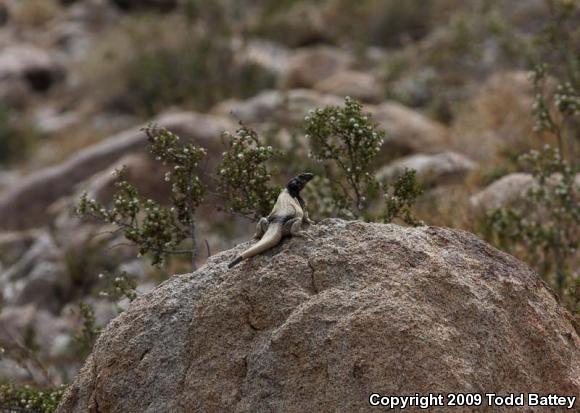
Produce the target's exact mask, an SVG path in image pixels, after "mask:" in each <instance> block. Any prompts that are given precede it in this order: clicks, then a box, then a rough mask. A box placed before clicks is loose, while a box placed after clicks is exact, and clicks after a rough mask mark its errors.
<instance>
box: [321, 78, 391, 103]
mask: <svg viewBox="0 0 580 413" xmlns="http://www.w3.org/2000/svg"><path fill="white" fill-rule="evenodd" d="M314 89H316V90H318V91H320V92H323V93H329V94H332V95H336V96H342V97H345V96H350V97H352V98H355V99H358V100H360V101H362V102H371V103H377V102H380V101H381V99H382V98H383V95H384V93H383V87H382V85H381V84H380V83H379V81H378V80H377V79H376V78H375V77H374V76H373V75H372V74H370V73H365V72H359V71H356V70H344V71H342V72H338V73H335V74H333V75H332V76H330V77H329V78H327V79H323V80H321V81H320V82H318V83H317V84H316V85H314Z"/></svg>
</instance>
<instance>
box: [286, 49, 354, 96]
mask: <svg viewBox="0 0 580 413" xmlns="http://www.w3.org/2000/svg"><path fill="white" fill-rule="evenodd" d="M352 64H353V58H352V56H351V55H349V54H348V53H347V52H345V51H344V50H341V49H339V48H335V47H329V46H314V47H304V48H301V49H298V50H297V51H296V52H295V53H294V55H293V56H292V57H291V58H290V60H289V62H288V69H287V70H286V74H285V76H284V77H283V78H282V80H281V82H282V84H283V85H284V86H285V87H286V88H289V89H292V88H294V89H296V88H310V87H312V86H314V85H315V84H316V83H318V82H320V81H322V80H324V79H326V78H327V77H329V76H331V75H333V74H335V73H338V72H340V71H342V70H345V69H348V68H349V67H350V66H351V65H352Z"/></svg>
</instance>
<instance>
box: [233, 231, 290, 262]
mask: <svg viewBox="0 0 580 413" xmlns="http://www.w3.org/2000/svg"><path fill="white" fill-rule="evenodd" d="M281 239H282V225H280V224H270V225H269V226H268V230H267V231H266V233H265V234H264V236H263V237H262V239H261V240H260V241H258V242H257V243H256V244H254V245H252V246H251V247H250V248H248V249H247V250H245V251H244V252H242V253H241V254H240V255H238V256H237V257H236V258H235V259H234V260H233V261H232V262H230V263H229V264H228V268H232V267H233V266H234V265H236V264H238V263H239V262H240V261H242V260H243V259H245V258H250V257H253V256H254V255H257V254H259V253H261V252H264V251H266V250H268V249H270V248H272V247H274V246H275V245H277V244H278V243H279V242H280V240H281Z"/></svg>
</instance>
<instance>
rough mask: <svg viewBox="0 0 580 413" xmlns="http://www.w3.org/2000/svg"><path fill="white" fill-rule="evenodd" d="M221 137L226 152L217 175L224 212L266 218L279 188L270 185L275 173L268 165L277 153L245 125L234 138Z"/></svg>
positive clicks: (225, 135)
mask: <svg viewBox="0 0 580 413" xmlns="http://www.w3.org/2000/svg"><path fill="white" fill-rule="evenodd" d="M223 138H224V141H225V142H224V143H225V145H226V147H227V150H226V151H225V152H224V153H223V154H222V161H221V163H220V164H219V165H218V167H217V173H216V175H217V187H218V191H219V193H220V195H221V196H222V197H223V199H224V200H225V204H226V207H225V210H226V211H227V212H231V213H236V214H241V215H244V216H247V217H251V218H253V219H256V218H259V217H260V216H266V215H268V214H269V213H270V210H271V209H272V207H273V206H274V203H275V202H276V197H277V196H278V193H279V192H280V188H279V187H278V186H274V185H272V183H271V180H272V175H273V174H274V173H275V171H274V170H270V168H268V164H267V163H268V161H270V160H271V159H272V158H273V157H274V156H276V155H277V154H280V151H276V150H275V149H273V148H272V146H266V145H264V144H263V143H262V142H261V140H260V138H259V137H258V134H257V133H256V131H254V130H252V129H250V128H248V127H247V126H245V125H241V127H240V129H238V130H237V131H236V133H235V134H233V135H232V134H231V133H229V132H225V133H224V135H223Z"/></svg>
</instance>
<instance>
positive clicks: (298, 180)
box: [286, 172, 314, 197]
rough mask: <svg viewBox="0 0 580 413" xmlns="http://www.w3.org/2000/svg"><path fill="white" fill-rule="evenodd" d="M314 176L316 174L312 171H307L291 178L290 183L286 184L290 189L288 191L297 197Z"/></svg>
mask: <svg viewBox="0 0 580 413" xmlns="http://www.w3.org/2000/svg"><path fill="white" fill-rule="evenodd" d="M312 178H314V175H313V174H311V173H308V172H306V173H303V174H300V175H298V176H297V177H295V178H292V179H291V180H290V182H288V185H286V189H288V192H289V193H290V195H292V196H293V197H297V196H298V195H299V194H300V191H302V189H304V187H305V186H306V184H307V183H308V182H309V181H310V180H311V179H312Z"/></svg>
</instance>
